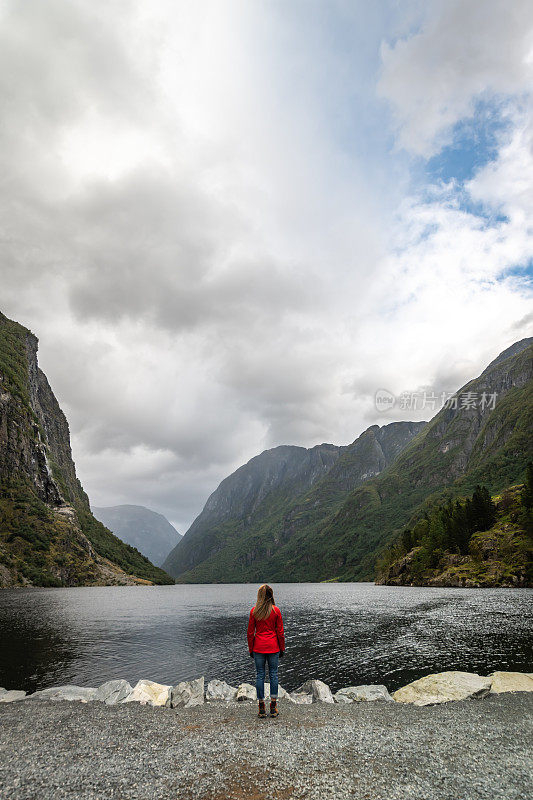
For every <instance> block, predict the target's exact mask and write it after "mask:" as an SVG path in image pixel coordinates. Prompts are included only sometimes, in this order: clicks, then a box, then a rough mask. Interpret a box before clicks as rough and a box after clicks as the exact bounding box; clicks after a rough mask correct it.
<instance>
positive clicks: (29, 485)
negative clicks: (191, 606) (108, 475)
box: [0, 313, 173, 587]
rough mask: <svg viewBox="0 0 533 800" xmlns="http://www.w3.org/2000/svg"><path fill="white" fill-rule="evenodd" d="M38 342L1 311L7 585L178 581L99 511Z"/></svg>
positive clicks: (3, 581) (0, 451)
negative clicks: (81, 475)
mask: <svg viewBox="0 0 533 800" xmlns="http://www.w3.org/2000/svg"><path fill="white" fill-rule="evenodd" d="M37 347H38V340H37V337H36V336H34V334H33V333H31V331H29V330H28V329H27V328H24V327H23V326H22V325H19V324H18V323H17V322H13V321H12V320H10V319H8V318H7V317H5V316H4V315H3V314H1V313H0V587H6V586H20V585H23V586H28V585H30V586H31V585H34V586H83V585H107V584H134V583H173V581H172V579H171V578H170V576H169V575H167V574H166V573H165V572H163V570H161V569H158V568H157V567H154V565H153V564H151V563H150V561H149V560H148V559H147V558H145V557H144V556H143V555H141V553H139V552H138V550H136V549H135V548H133V547H131V546H130V545H127V544H125V543H124V542H122V541H121V540H120V539H117V537H116V536H113V534H112V533H111V532H110V531H108V530H107V529H106V528H105V527H104V526H103V525H102V524H101V523H100V522H98V521H97V520H96V519H95V517H94V516H93V515H92V513H91V510H90V508H89V500H88V498H87V495H86V494H85V492H84V491H83V488H82V486H81V484H80V482H79V480H78V478H77V477H76V470H75V467H74V462H73V460H72V453H71V449H70V433H69V427H68V422H67V420H66V418H65V415H64V414H63V412H62V411H61V408H60V407H59V403H58V402H57V399H56V398H55V396H54V394H53V392H52V390H51V388H50V384H49V383H48V380H47V378H46V375H45V374H44V373H43V372H42V370H41V369H39V366H38V362H37Z"/></svg>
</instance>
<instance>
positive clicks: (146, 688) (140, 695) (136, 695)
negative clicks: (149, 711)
mask: <svg viewBox="0 0 533 800" xmlns="http://www.w3.org/2000/svg"><path fill="white" fill-rule="evenodd" d="M171 690H172V686H167V685H166V684H164V683H155V682H154V681H147V680H141V681H137V683H136V684H135V686H134V687H133V689H132V690H131V692H130V694H129V695H128V696H127V697H126V698H124V700H122V702H123V703H140V704H141V705H143V706H145V705H148V706H165V705H166V704H167V702H168V700H169V698H170V692H171Z"/></svg>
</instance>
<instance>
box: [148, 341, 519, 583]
mask: <svg viewBox="0 0 533 800" xmlns="http://www.w3.org/2000/svg"><path fill="white" fill-rule="evenodd" d="M532 377H533V338H527V339H522V340H521V341H519V342H515V343H514V344H513V345H511V346H510V347H508V348H506V349H505V350H504V351H502V353H500V354H499V356H497V357H496V358H495V359H494V360H493V361H491V362H490V364H489V365H488V366H487V367H486V368H485V369H484V370H483V372H482V373H481V374H480V375H479V377H477V378H474V379H472V380H470V381H468V382H467V383H466V384H465V385H464V386H463V387H461V388H460V389H459V390H458V391H457V392H456V393H455V397H456V398H457V397H458V396H459V395H462V394H464V393H467V392H470V393H472V395H471V396H476V397H479V398H481V396H482V395H483V393H485V395H486V396H490V395H495V397H496V402H495V405H494V407H492V406H491V404H490V402H489V403H485V404H484V405H483V407H482V405H481V403H475V404H473V405H472V404H470V405H468V404H466V405H465V406H463V405H462V404H461V403H460V402H458V403H457V407H456V408H454V407H453V399H452V402H450V401H449V402H448V403H447V404H446V405H445V406H444V407H443V408H441V409H440V410H439V411H438V412H437V413H436V414H435V416H434V417H433V418H432V419H431V421H430V422H429V423H408V422H402V423H391V425H390V426H389V425H385V426H383V427H382V428H380V427H379V426H376V425H374V426H371V427H370V428H369V429H368V430H367V431H365V432H364V433H363V434H361V436H360V437H358V439H357V440H356V441H355V442H354V443H353V444H352V445H349V446H348V447H343V448H338V454H337V455H336V457H335V458H334V459H333V463H332V465H331V467H330V469H329V470H327V472H326V473H325V474H324V475H322V476H321V477H317V478H316V479H315V480H314V481H311V482H309V483H308V485H307V486H305V487H304V488H303V489H302V490H299V491H298V490H297V489H296V487H289V486H286V485H285V484H284V482H283V481H281V482H280V483H279V484H278V485H277V486H276V488H275V489H274V488H272V490H271V491H270V492H267V493H266V494H264V495H263V496H261V498H260V499H259V500H258V501H257V502H255V501H254V503H255V504H254V503H252V506H253V508H252V513H249V512H248V513H247V514H244V515H241V516H239V515H236V514H234V515H233V516H232V514H231V513H230V510H229V507H228V513H226V514H224V515H221V516H217V510H218V509H219V508H220V506H219V502H218V501H219V495H218V493H219V490H221V489H222V487H223V486H224V485H226V486H227V485H229V484H232V481H235V476H237V475H238V474H240V475H241V476H246V475H247V469H248V465H244V467H241V468H240V470H237V472H236V473H234V474H233V476H230V477H229V478H227V479H226V481H223V482H222V483H221V485H220V487H219V489H217V490H216V492H214V493H213V495H212V496H211V498H210V499H209V500H208V502H207V504H206V506H205V508H204V511H203V512H202V513H201V514H200V515H199V517H197V519H196V520H195V522H194V523H193V525H192V526H191V528H189V530H188V531H187V533H186V534H185V536H184V538H183V540H182V541H181V542H180V543H179V544H178V546H177V547H176V548H175V550H174V551H173V552H172V553H171V554H170V556H169V557H168V558H167V560H166V561H165V562H164V568H165V569H166V570H167V571H168V572H170V574H172V575H173V576H174V577H176V579H177V580H178V582H204V581H206V582H210V581H214V582H217V581H219V582H223V581H225V580H227V581H256V580H270V581H302V580H303V581H316V580H331V579H336V580H370V579H372V578H373V577H374V574H375V572H374V570H375V560H376V555H377V553H378V552H379V551H380V550H381V549H382V548H383V546H384V545H386V544H387V543H388V542H390V541H391V540H392V539H394V538H395V537H396V536H397V535H398V532H399V531H400V530H401V529H402V527H403V526H405V525H407V524H408V523H409V520H410V519H411V518H412V517H413V516H416V515H417V514H420V512H421V510H423V509H424V507H426V506H427V507H430V506H431V505H432V504H434V503H435V502H440V501H442V500H445V499H447V498H450V497H455V496H458V495H461V494H465V493H466V492H472V491H473V490H474V488H475V486H476V484H478V483H483V484H485V485H486V486H487V487H488V489H489V490H490V491H491V492H493V493H496V492H498V491H500V490H502V489H504V488H505V487H507V486H510V485H512V484H514V483H518V482H520V481H521V480H523V474H524V470H525V466H526V463H527V462H528V461H529V460H530V459H531V457H532V446H533V442H532V437H531V431H532V430H533V393H532V386H533V381H532ZM394 425H396V426H400V427H399V428H397V429H394V428H392V426H394ZM402 426H404V427H403V428H402ZM405 426H411V427H410V428H409V427H405ZM414 426H418V427H414ZM389 429H390V431H391V433H392V431H396V433H399V432H400V431H401V432H402V433H403V434H404V438H403V440H402V438H401V437H400V439H399V440H398V441H396V442H395V446H394V447H393V448H391V449H390V450H389V453H388V457H387V455H386V453H385V449H386V442H385V438H386V435H387V432H388V431H389ZM380 440H383V441H380ZM383 444H385V449H384V447H383ZM330 447H331V445H330ZM380 450H381V453H382V454H383V457H382V458H381V461H380ZM267 452H271V451H267ZM263 456H264V454H261V456H257V457H256V459H259V460H261V459H262V457H263ZM252 461H254V459H252ZM352 461H353V463H352ZM259 463H261V461H259ZM249 464H251V462H249ZM369 465H371V466H369ZM226 482H229V484H227V483H226ZM252 494H253V493H252ZM235 500H236V501H237V500H238V496H236V498H235ZM234 505H235V506H237V505H238V502H235V503H234Z"/></svg>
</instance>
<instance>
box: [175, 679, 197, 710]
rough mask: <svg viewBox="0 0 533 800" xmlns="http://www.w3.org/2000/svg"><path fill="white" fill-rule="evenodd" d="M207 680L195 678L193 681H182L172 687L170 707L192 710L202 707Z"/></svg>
mask: <svg viewBox="0 0 533 800" xmlns="http://www.w3.org/2000/svg"><path fill="white" fill-rule="evenodd" d="M204 685H205V679H204V677H203V676H202V677H201V678H195V680H193V681H181V682H180V683H178V684H177V685H176V686H173V687H172V691H171V693H170V705H171V706H172V708H179V707H183V708H191V707H192V706H201V705H203V703H204Z"/></svg>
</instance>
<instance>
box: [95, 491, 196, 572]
mask: <svg viewBox="0 0 533 800" xmlns="http://www.w3.org/2000/svg"><path fill="white" fill-rule="evenodd" d="M91 510H92V512H93V514H94V516H95V517H96V519H99V520H100V522H102V523H103V524H104V525H105V526H106V528H109V530H110V531H113V533H114V534H115V536H118V538H119V539H122V541H123V542H127V543H128V544H131V545H132V546H133V547H136V548H137V550H139V551H140V552H141V553H142V554H143V555H145V556H146V558H149V559H150V561H151V562H152V564H156V565H157V566H160V565H161V564H162V563H163V561H164V560H165V558H166V557H167V556H168V554H169V553H170V551H171V550H172V549H173V548H174V547H175V546H176V545H177V544H178V542H179V541H181V539H182V538H183V537H182V536H181V535H180V534H179V533H178V532H177V530H176V529H175V528H174V526H173V525H171V524H170V522H169V521H168V519H167V518H166V517H164V516H163V514H158V513H157V512H156V511H151V510H150V509H149V508H145V507H144V506H131V505H122V506H107V507H105V508H96V507H95V506H91Z"/></svg>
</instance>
